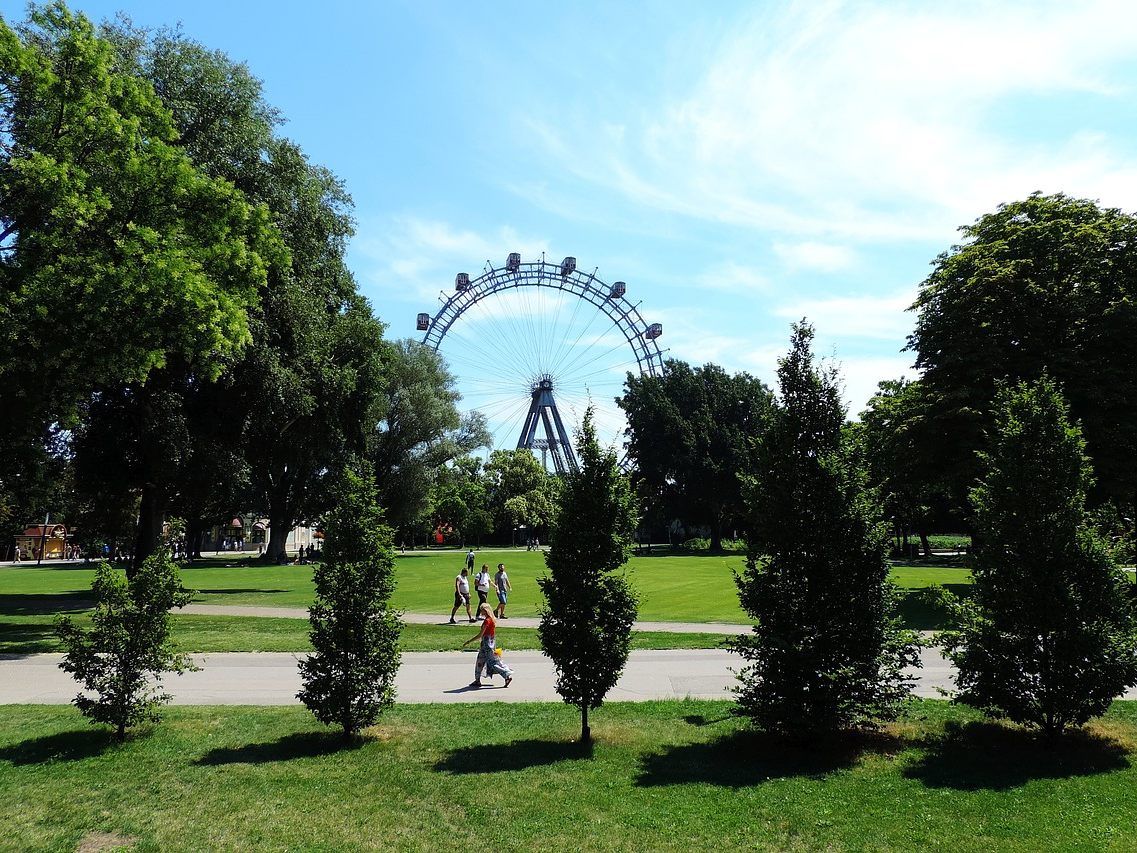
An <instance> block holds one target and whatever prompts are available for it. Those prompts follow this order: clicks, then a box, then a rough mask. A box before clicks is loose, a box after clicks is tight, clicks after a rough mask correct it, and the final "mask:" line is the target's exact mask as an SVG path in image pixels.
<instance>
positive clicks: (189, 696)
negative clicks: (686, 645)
mask: <svg viewBox="0 0 1137 853" xmlns="http://www.w3.org/2000/svg"><path fill="white" fill-rule="evenodd" d="M301 657H303V654H299V653H298V654H287V653H266V652H260V653H245V652H225V653H219V654H205V655H194V660H195V662H196V663H197V664H198V666H200V667H201V670H200V671H198V672H190V673H186V674H184V675H181V676H169V677H167V679H166V684H165V688H166V690H167V691H168V692H169V693H170V694H172V696H173V702H174V704H178V705H292V704H295V703H296V693H297V692H298V691H299V690H300V677H299V674H298V671H297V666H296V664H297V661H298V660H299V659H300V658H301ZM921 658H922V662H923V667H922V668H921V669H919V670H916V671H915V672H914V673H913V674H914V675H915V676H916V679H917V685H916V691H915V692H916V695H917V696H926V697H941V696H943V695H944V694H943V693H942V692H941V691H943V690H948V689H950V688H951V686H952V684H951V671H952V670H951V665H950V664H949V663H948V662H947V661H946V660H944V658H943V656H942V655H941V654H940V653H939V652H938V651H937V650H936V649H924V650H923V652H922V654H921ZM60 659H61V655H58V654H42V655H22V656H21V655H6V656H0V704H13V703H20V704H25V703H32V704H63V703H67V702H70V701H71V699H72V698H73V697H74V696H75V694H76V692H77V689H76V684H75V682H74V681H72V680H71V678H70V676H68V675H67V674H66V673H65V672H63V671H62V670H61V669H59V661H60ZM474 660H475V654H474V652H472V651H471V652H406V653H404V654H403V662H402V666H401V667H400V669H399V675H398V678H397V681H396V686H397V688H398V700H397V701H399V702H404V703H410V704H422V703H432V702H557V701H560V697H559V696H557V693H556V691H555V689H554V687H553V683H554V676H553V666H552V663H551V662H550V661H549V659H548V658H546V657H545V656H544V655H543V654H542V653H541V652H537V651H525V652H512V653H508V652H507V654H506V655H505V660H506V662H507V663H508V664H509V666H511V667H512V668H513V671H514V680H513V683H512V684H511V685H510V686H509V687H508V688H506V687H505V686H504V685H503V684H502V681H501V679H500V678H495V679H493V680H492V681H489V680H483V684H485V685H487V686H484V687H482V688H481V689H477V688H470V687H469V686H468V685H469V684H470V682H471V680H472V679H473V670H474ZM740 663H741V662H740V660H739V658H738V657H736V656H735V655H732V654H730V653H729V652H726V651H724V650H722V649H689V650H683V651H648V650H644V651H634V652H632V654H631V656H630V658H629V659H628V665H627V667H626V668H625V670H624V675H623V676H622V677H621V678H620V681H619V682H618V683H617V685H616V686H615V687H614V688H613V689H612V691H611V692H610V693H609V694H608V697H607V698H608V701H613V702H618V701H643V700H649V699H683V698H688V697H690V698H707V699H725V698H729V697H730V696H731V692H730V691H731V688H732V687H733V686H734V685H735V683H736V681H735V676H734V670H736V669H737V668H738V667H739V666H740ZM489 685H492V686H489ZM1124 698H1126V699H1137V690H1130V691H1129V692H1127V693H1126V694H1125V697H1124Z"/></svg>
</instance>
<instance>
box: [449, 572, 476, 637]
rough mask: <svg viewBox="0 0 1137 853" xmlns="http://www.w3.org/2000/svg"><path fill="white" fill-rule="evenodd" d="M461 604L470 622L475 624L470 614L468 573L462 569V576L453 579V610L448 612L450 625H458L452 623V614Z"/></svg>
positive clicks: (472, 615)
mask: <svg viewBox="0 0 1137 853" xmlns="http://www.w3.org/2000/svg"><path fill="white" fill-rule="evenodd" d="M463 604H465V605H466V615H467V616H469V617H470V621H471V622H477V621H478V620H477V619H475V618H474V614H473V613H471V612H470V572H469V570H467V569H462V574H460V575H458V576H457V577H455V578H454V609H453V610H451V611H450V624H451V625H457V624H458V623H457V622H455V621H454V614H455V613H457V612H458V608H459V607H461V606H462V605H463Z"/></svg>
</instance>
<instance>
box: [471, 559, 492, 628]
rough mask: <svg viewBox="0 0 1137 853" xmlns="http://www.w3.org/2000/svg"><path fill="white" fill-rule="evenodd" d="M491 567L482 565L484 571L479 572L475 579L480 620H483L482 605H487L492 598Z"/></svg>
mask: <svg viewBox="0 0 1137 853" xmlns="http://www.w3.org/2000/svg"><path fill="white" fill-rule="evenodd" d="M491 583H493V581H491V580H490V567H489V566H487V565H486V564H485V563H482V570H481V571H480V572H478V576H477V577H476V578H474V589H475V590H476V591H477V593H478V618H479V619H481V618H482V605H483V604H486V603H487V602H488V600H489V597H490V584H491Z"/></svg>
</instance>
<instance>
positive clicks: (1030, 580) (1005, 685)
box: [945, 377, 1137, 736]
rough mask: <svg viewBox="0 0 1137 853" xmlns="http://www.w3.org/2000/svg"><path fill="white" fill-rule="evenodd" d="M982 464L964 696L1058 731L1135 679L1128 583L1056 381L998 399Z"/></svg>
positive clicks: (964, 643) (959, 648) (961, 680)
mask: <svg viewBox="0 0 1137 853" xmlns="http://www.w3.org/2000/svg"><path fill="white" fill-rule="evenodd" d="M980 461H981V464H982V466H983V468H984V469H985V474H984V478H983V481H982V482H981V484H980V485H979V486H978V487H976V488H975V489H973V490H972V492H971V502H972V506H973V508H974V510H975V526H976V532H977V534H978V536H977V542H978V543H979V545H978V548H977V550H976V555H975V565H974V566H973V568H972V573H973V575H974V576H975V585H974V594H973V598H972V601H971V602H970V603H967V604H964V605H962V606H961V607H960V608H959V616H960V617H961V626H960V629H959V630H958V631H956V632H950V633H948V634H946V635H945V639H946V641H947V643H946V644H947V648H948V653H949V655H950V657H951V658H952V660H953V662H954V663H955V665H956V667H957V670H958V674H957V676H956V684H957V686H958V687H959V694H958V696H957V697H956V700H957V701H959V702H962V703H965V704H968V705H973V706H975V707H978V708H982V709H983V710H985V711H987V712H988V713H989V714H991V715H993V716H1005V717H1009V718H1010V719H1012V720H1014V721H1015V722H1018V723H1023V724H1026V725H1031V726H1037V727H1039V728H1041V729H1042V730H1043V731H1044V732H1046V733H1047V735H1050V736H1053V735H1057V734H1060V733H1061V732H1062V731H1063V730H1064V729H1065V728H1067V727H1068V726H1078V725H1082V724H1083V723H1085V722H1086V721H1087V720H1089V719H1090V718H1091V717H1096V716H1098V715H1100V714H1103V713H1105V711H1106V709H1107V708H1108V707H1109V705H1110V702H1112V701H1113V699H1114V698H1115V697H1116V696H1118V695H1120V694H1121V693H1122V692H1123V691H1124V690H1125V688H1127V687H1129V686H1131V685H1132V684H1134V683H1135V682H1137V621H1135V618H1134V610H1133V605H1132V602H1131V600H1130V597H1129V595H1128V594H1127V592H1128V590H1127V587H1128V582H1127V581H1126V580H1125V578H1124V577H1123V576H1122V574H1121V571H1120V570H1119V569H1118V567H1117V565H1116V564H1115V562H1114V560H1113V557H1112V556H1111V554H1110V551H1109V549H1108V547H1107V546H1106V544H1105V543H1104V542H1103V541H1102V540H1101V538H1100V536H1099V535H1098V534H1097V533H1096V532H1095V530H1094V529H1093V527H1092V526H1091V525H1090V524H1088V523H1087V518H1086V512H1085V504H1086V492H1087V490H1088V489H1089V488H1090V487H1091V485H1092V483H1093V476H1092V473H1091V470H1090V463H1089V460H1088V459H1087V457H1086V451H1085V441H1084V440H1083V438H1082V432H1081V429H1080V428H1079V427H1078V425H1077V424H1075V423H1071V421H1070V414H1069V409H1068V406H1067V404H1066V402H1065V400H1064V399H1063V398H1062V394H1061V392H1060V391H1059V389H1058V388H1057V386H1056V385H1055V383H1054V382H1053V380H1051V379H1050V378H1048V377H1043V378H1042V379H1040V380H1037V381H1034V382H1031V383H1022V384H1018V385H1015V386H1011V387H1009V388H1006V389H1004V390H1003V391H1002V392H1001V393H1000V395H999V398H998V401H997V407H996V422H995V434H994V440H993V442H992V446H991V450H990V452H988V453H983V454H981V455H980Z"/></svg>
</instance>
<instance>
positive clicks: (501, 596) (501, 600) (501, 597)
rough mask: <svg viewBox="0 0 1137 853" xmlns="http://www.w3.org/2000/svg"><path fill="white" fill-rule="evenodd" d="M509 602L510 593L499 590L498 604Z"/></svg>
mask: <svg viewBox="0 0 1137 853" xmlns="http://www.w3.org/2000/svg"><path fill="white" fill-rule="evenodd" d="M508 600H509V593H508V592H507V591H505V590H501V589H499V590H498V591H497V601H498V604H505V603H506V602H507V601H508Z"/></svg>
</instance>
